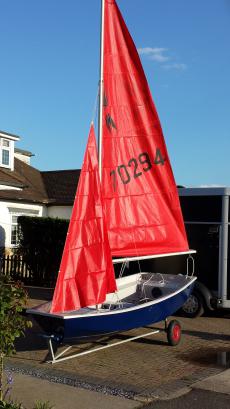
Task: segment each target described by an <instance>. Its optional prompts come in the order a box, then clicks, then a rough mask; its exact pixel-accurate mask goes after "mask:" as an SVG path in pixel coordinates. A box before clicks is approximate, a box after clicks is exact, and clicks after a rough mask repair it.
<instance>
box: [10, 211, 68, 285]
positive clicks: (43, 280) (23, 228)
mask: <svg viewBox="0 0 230 409" xmlns="http://www.w3.org/2000/svg"><path fill="white" fill-rule="evenodd" d="M18 224H19V232H20V233H19V249H18V252H19V253H20V254H21V255H23V257H24V259H25V261H26V262H27V264H28V265H29V266H30V268H31V269H32V271H33V284H35V285H42V286H44V285H53V284H54V283H55V282H56V278H57V273H58V270H59V266H60V261H61V256H62V251H63V247H64V243H65V238H66V234H67V229H68V224H69V221H68V220H62V219H53V218H50V217H29V216H20V217H19V218H18Z"/></svg>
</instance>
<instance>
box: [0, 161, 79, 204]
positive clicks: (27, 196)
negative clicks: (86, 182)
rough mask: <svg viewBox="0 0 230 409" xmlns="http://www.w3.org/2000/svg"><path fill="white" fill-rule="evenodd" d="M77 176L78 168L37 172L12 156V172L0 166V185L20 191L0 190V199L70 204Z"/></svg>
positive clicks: (72, 199)
mask: <svg viewBox="0 0 230 409" xmlns="http://www.w3.org/2000/svg"><path fill="white" fill-rule="evenodd" d="M79 176H80V170H79V169H73V170H55V171H47V172H40V171H39V170H38V169H35V168H34V167H33V166H31V165H28V164H27V163H25V162H23V161H21V160H19V159H18V158H16V157H15V158H14V171H11V170H10V169H6V168H0V185H6V186H13V187H15V188H20V189H22V190H14V189H11V190H10V189H6V190H0V200H13V201H21V202H23V201H24V202H29V203H45V204H50V205H51V204H52V205H68V206H72V204H73V201H74V197H75V193H76V188H77V183H78V179H79Z"/></svg>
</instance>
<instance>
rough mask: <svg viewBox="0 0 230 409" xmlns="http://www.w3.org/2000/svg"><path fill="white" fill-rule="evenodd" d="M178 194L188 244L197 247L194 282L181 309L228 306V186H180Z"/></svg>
mask: <svg viewBox="0 0 230 409" xmlns="http://www.w3.org/2000/svg"><path fill="white" fill-rule="evenodd" d="M179 196H180V202H181V208H182V212H183V216H184V221H185V227H186V231H187V236H188V241H189V246H190V248H194V249H196V250H197V254H196V255H194V259H195V275H196V276H197V283H196V285H195V287H194V291H193V295H192V296H191V299H190V300H189V301H188V302H187V303H186V304H185V305H184V306H183V311H184V313H185V314H186V315H190V316H196V315H201V313H202V311H203V308H208V309H215V308H230V266H229V263H228V258H229V248H230V246H229V237H230V235H229V234H228V231H229V212H230V210H229V196H230V188H229V187H207V188H179ZM196 310H197V311H196Z"/></svg>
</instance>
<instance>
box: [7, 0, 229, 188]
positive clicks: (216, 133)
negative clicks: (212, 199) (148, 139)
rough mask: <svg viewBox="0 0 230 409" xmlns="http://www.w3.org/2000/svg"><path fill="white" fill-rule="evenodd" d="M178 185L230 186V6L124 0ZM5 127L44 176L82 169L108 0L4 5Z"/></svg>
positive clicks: (28, 0)
mask: <svg viewBox="0 0 230 409" xmlns="http://www.w3.org/2000/svg"><path fill="white" fill-rule="evenodd" d="M117 3H118V6H119V8H120V10H121V12H122V14H123V17H124V19H125V21H126V24H127V26H128V29H129V31H130V34H131V35H132V37H133V40H134V42H135V44H136V47H137V48H138V50H139V54H140V57H141V61H142V64H143V67H144V70H145V73H146V76H147V79H148V82H149V86H150V89H151V93H152V96H153V100H154V102H155V105H156V108H157V111H158V114H159V117H160V121H161V125H162V128H163V132H164V137H165V141H166V145H167V148H168V152H169V156H170V160H171V164H172V168H173V172H174V176H175V179H176V183H177V184H180V185H184V186H212V185H213V186H223V185H225V186H230V154H229V153H230V100H229V99H230V0H193V1H189V0H117ZM0 15H1V24H0V130H2V131H5V132H9V133H13V134H16V135H18V136H20V138H21V139H20V141H19V142H17V145H16V146H17V148H20V149H24V150H28V151H30V152H32V153H33V154H34V155H35V156H34V157H32V161H31V164H32V165H33V166H34V167H36V168H38V169H39V170H43V171H45V170H57V169H76V168H80V167H81V164H82V160H83V155H84V150H85V146H86V142H87V137H88V132H89V126H90V122H91V120H92V119H93V116H94V111H95V110H94V107H95V101H96V96H97V86H98V79H99V36H100V0H87V1H86V0H84V1H81V0H65V1H64V0H39V1H35V0H20V1H19V0H0Z"/></svg>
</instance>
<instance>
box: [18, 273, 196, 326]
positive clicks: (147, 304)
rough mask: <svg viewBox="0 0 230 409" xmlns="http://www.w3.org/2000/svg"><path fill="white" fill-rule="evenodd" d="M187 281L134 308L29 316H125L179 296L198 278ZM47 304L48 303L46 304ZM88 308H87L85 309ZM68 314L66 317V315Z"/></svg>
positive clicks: (192, 277) (33, 312)
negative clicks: (169, 291)
mask: <svg viewBox="0 0 230 409" xmlns="http://www.w3.org/2000/svg"><path fill="white" fill-rule="evenodd" d="M184 277H185V279H188V282H187V283H186V284H185V285H184V286H183V287H180V289H178V290H176V291H174V292H173V293H169V294H167V295H164V296H162V297H159V298H157V299H155V300H151V301H147V302H145V303H143V304H137V305H133V306H132V307H126V308H118V309H115V310H103V309H98V310H96V309H95V310H94V311H92V312H89V313H82V314H79V313H78V314H77V313H76V314H74V311H73V312H71V311H69V312H65V313H61V314H60V313H57V314H54V313H48V312H42V311H39V310H36V309H33V308H29V309H27V310H26V313H27V314H30V315H42V316H46V317H51V318H55V319H56V318H57V319H64V320H68V319H80V318H84V319H85V318H90V317H94V318H95V317H101V316H108V315H116V314H124V313H127V312H129V311H130V312H131V311H136V310H141V309H143V308H146V307H150V306H151V305H155V304H159V303H161V302H163V301H165V300H167V299H170V298H172V297H174V296H175V295H177V294H179V293H180V292H182V291H184V290H185V289H186V288H187V287H189V286H190V285H191V284H193V283H194V281H195V280H196V279H197V277H195V276H184ZM44 304H46V303H44ZM85 308H87V307H85ZM65 314H66V315H65Z"/></svg>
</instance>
